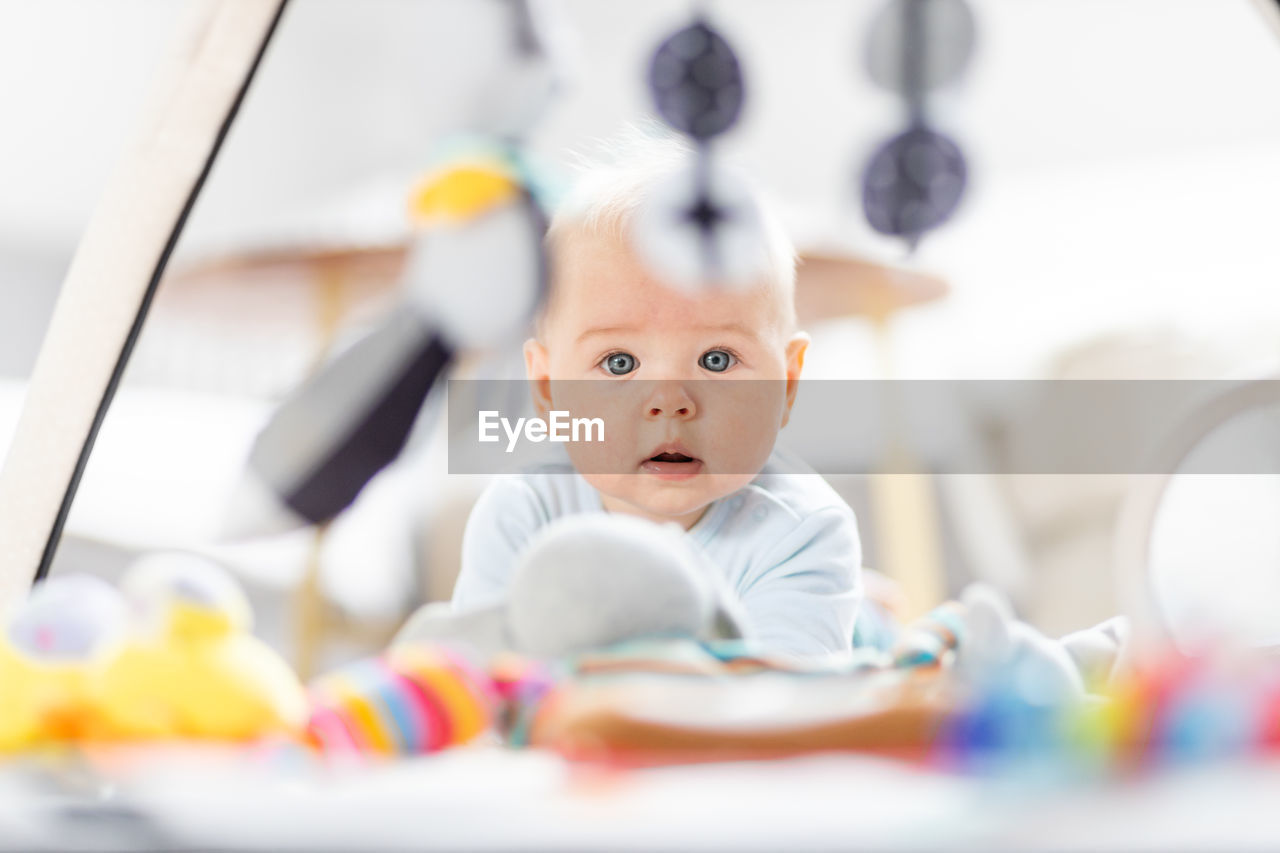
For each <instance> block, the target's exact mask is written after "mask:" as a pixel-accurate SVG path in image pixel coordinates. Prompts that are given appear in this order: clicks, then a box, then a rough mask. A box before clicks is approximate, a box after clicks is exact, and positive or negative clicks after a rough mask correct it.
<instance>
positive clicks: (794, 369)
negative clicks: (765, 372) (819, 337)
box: [782, 332, 809, 426]
mask: <svg viewBox="0 0 1280 853" xmlns="http://www.w3.org/2000/svg"><path fill="white" fill-rule="evenodd" d="M808 349H809V336H808V335H806V334H805V333H804V332H796V333H795V334H794V335H792V336H791V340H790V341H788V342H787V410H786V411H785V412H783V413H782V425H783V426H786V425H787V421H789V420H791V407H792V405H794V404H795V402H796V392H797V391H799V390H800V373H801V371H803V370H804V354H805V351H806V350H808Z"/></svg>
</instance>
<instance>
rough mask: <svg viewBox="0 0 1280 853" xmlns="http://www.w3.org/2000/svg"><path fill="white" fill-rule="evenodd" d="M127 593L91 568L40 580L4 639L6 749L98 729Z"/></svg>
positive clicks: (0, 651) (0, 726) (0, 702)
mask: <svg viewBox="0 0 1280 853" xmlns="http://www.w3.org/2000/svg"><path fill="white" fill-rule="evenodd" d="M126 624H127V618H126V607H125V603H124V600H123V599H122V598H121V596H120V593H118V592H117V591H116V590H115V589H114V588H113V587H112V586H110V585H109V584H107V583H106V582H105V581H102V580H99V579H98V578H95V577H91V576H89V575H67V576H64V577H55V578H52V579H50V580H48V581H45V582H43V583H41V584H40V585H39V586H37V587H36V588H35V589H34V590H32V592H31V595H30V596H29V597H28V598H27V599H26V601H24V602H23V603H22V604H21V605H20V606H19V607H18V609H17V610H16V612H14V613H13V615H12V617H11V619H10V620H9V622H8V624H7V626H6V630H5V632H4V634H3V638H2V641H0V750H3V751H14V750H19V749H24V748H27V747H30V746H33V745H36V744H40V743H48V742H54V741H65V740H74V739H77V738H80V737H83V736H85V735H87V734H89V733H91V732H92V731H93V730H94V729H95V728H96V725H95V721H94V717H95V705H96V703H95V700H94V696H95V694H96V693H97V691H98V689H99V687H100V685H101V681H102V678H103V676H104V674H105V670H106V668H107V667H108V666H109V665H110V661H111V660H112V659H113V658H114V656H115V654H116V653H117V652H118V651H119V649H120V646H121V643H122V641H123V638H124V635H125V631H126Z"/></svg>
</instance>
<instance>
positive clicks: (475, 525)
mask: <svg viewBox="0 0 1280 853" xmlns="http://www.w3.org/2000/svg"><path fill="white" fill-rule="evenodd" d="M540 507H541V504H540V502H539V501H538V496H537V495H536V494H535V493H534V491H533V488H532V487H530V486H529V484H528V483H526V482H524V481H523V480H519V479H515V478H511V479H507V478H504V479H500V480H495V481H494V482H493V483H492V484H491V485H490V486H489V487H488V488H487V489H485V490H484V493H483V494H481V495H480V499H479V500H478V501H476V505H475V507H474V508H473V509H472V510H471V515H470V516H469V517H468V518H467V526H466V529H465V531H464V532H463V534H462V568H461V570H460V571H459V573H458V582H457V584H456V585H455V586H454V588H453V602H452V606H453V609H454V610H472V609H474V608H476V607H485V606H487V605H490V604H496V603H498V602H500V601H502V600H503V599H504V598H505V596H506V592H507V587H508V585H509V584H510V582H511V573H512V571H513V570H514V569H515V565H516V558H517V557H518V556H519V554H520V552H521V551H522V550H524V547H525V545H526V544H528V542H529V540H530V539H531V538H532V537H533V534H534V533H535V532H536V531H537V530H538V528H539V527H541V526H542V525H543V524H544V523H545V518H543V515H544V513H542V512H541V511H540Z"/></svg>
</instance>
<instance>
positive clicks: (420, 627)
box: [394, 514, 745, 657]
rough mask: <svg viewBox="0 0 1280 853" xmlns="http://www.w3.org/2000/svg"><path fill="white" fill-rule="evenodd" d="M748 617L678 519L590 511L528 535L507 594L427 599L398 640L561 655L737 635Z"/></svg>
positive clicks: (490, 652)
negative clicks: (466, 602)
mask: <svg viewBox="0 0 1280 853" xmlns="http://www.w3.org/2000/svg"><path fill="white" fill-rule="evenodd" d="M744 625H745V623H744V620H743V618H742V616H741V615H740V613H739V612H738V611H737V610H736V608H735V604H734V602H733V600H732V598H731V597H730V596H729V595H728V594H727V591H726V590H725V588H724V586H723V580H722V578H721V577H720V576H719V575H718V573H717V572H716V571H715V569H714V568H713V567H712V566H711V565H710V564H709V563H708V562H707V561H706V560H705V559H704V558H703V557H702V555H701V553H700V552H699V551H698V550H697V547H696V546H695V545H694V544H693V543H692V542H690V541H689V539H688V537H687V536H686V535H685V534H684V532H683V531H682V530H680V529H679V528H678V527H677V526H675V525H657V524H653V523H651V522H648V521H644V520H642V519H639V518H635V517H631V516H623V515H604V514H592V515H576V516H569V517H567V518H563V519H560V520H558V521H556V522H554V523H552V524H550V525H548V526H547V528H546V529H545V530H543V531H542V532H541V533H539V535H538V536H536V537H535V538H534V540H533V541H532V542H531V543H530V544H529V546H528V548H527V549H526V550H525V552H524V553H523V554H522V555H521V557H520V561H519V565H518V566H517V567H516V569H515V573H514V575H513V576H512V579H511V585H510V588H509V589H508V595H507V600H506V602H505V603H504V604H500V605H496V606H494V607H491V608H486V609H481V610H476V611H472V612H469V613H453V612H451V611H450V609H449V606H448V605H446V604H440V603H437V604H429V605H427V606H426V607H424V608H422V609H421V610H419V611H418V612H417V613H415V614H414V615H413V617H412V618H410V620H409V621H408V623H407V624H406V625H405V627H404V628H403V629H402V630H401V631H400V634H399V635H398V636H397V637H396V640H395V643H394V645H399V644H402V643H406V642H416V641H422V640H436V641H460V642H465V643H466V644H468V645H470V646H471V647H472V648H474V649H475V650H476V651H477V652H479V653H480V654H481V655H482V656H485V657H489V656H491V655H493V654H496V653H498V652H501V651H514V652H520V653H523V654H528V655H533V656H537V657H558V656H563V655H570V654H574V653H578V652H584V651H589V650H591V649H598V648H602V647H605V646H609V645H612V644H615V643H619V642H623V641H626V640H632V639H641V638H651V637H690V638H695V639H702V640H710V639H738V638H742V637H743V636H744V634H745V629H744Z"/></svg>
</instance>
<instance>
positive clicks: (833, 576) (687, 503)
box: [453, 141, 862, 656]
mask: <svg viewBox="0 0 1280 853" xmlns="http://www.w3.org/2000/svg"><path fill="white" fill-rule="evenodd" d="M636 147H637V146H636V145H635V144H632V146H631V148H632V149H633V150H630V151H628V152H627V156H626V157H625V158H623V159H622V165H596V166H593V167H590V168H588V169H587V170H586V171H585V173H584V175H583V180H582V181H581V182H580V183H579V184H578V186H577V187H576V188H575V190H574V191H573V192H571V194H570V196H569V198H568V199H567V200H566V203H565V204H564V205H562V206H561V208H560V209H559V210H558V212H557V214H556V216H555V217H554V218H553V220H552V223H551V227H550V229H549V232H548V248H549V252H550V258H551V262H552V269H553V282H552V296H551V298H550V299H549V301H548V304H547V305H546V306H545V307H544V309H543V313H542V315H541V316H540V317H539V319H538V324H537V331H536V337H534V338H531V339H530V340H529V341H527V342H526V343H525V348H524V352H525V365H526V369H527V373H528V378H529V380H530V383H531V385H532V387H533V394H534V402H535V404H536V406H537V408H538V409H539V410H540V414H541V415H542V416H543V417H544V418H545V417H546V415H547V413H548V412H549V411H552V410H558V411H569V412H572V413H573V415H574V416H575V417H577V416H579V415H580V414H582V413H589V414H590V415H592V416H598V417H600V418H601V420H602V421H603V423H604V424H605V425H606V428H607V433H608V434H607V439H608V440H607V441H605V442H601V443H595V444H593V443H589V442H574V443H571V444H569V445H568V451H569V457H570V462H568V463H565V464H564V465H563V466H561V467H560V468H558V469H556V468H551V469H547V468H544V469H540V473H537V474H531V475H524V476H519V477H510V478H503V479H498V480H495V481H494V482H493V483H492V484H491V485H490V487H489V488H488V489H487V490H486V492H485V493H484V494H483V495H482V496H481V498H480V500H479V502H478V503H477V504H476V507H475V509H474V510H473V512H472V514H471V517H470V519H469V520H468V523H467V528H466V532H465V535H464V539H463V550H462V570H461V574H460V575H459V578H458V583H457V586H456V588H455V590H454V594H453V607H454V609H455V610H463V609H471V608H473V607H478V606H483V605H488V604H492V603H495V602H497V601H500V600H501V599H502V598H503V596H504V593H505V590H506V587H507V584H508V581H509V578H510V573H511V571H512V569H513V567H514V566H515V565H516V557H517V555H518V554H519V553H520V551H521V550H522V549H523V548H524V546H525V545H526V543H527V542H528V541H529V540H530V539H531V538H532V537H533V536H534V535H535V534H536V533H537V532H538V530H539V529H540V528H542V527H543V526H545V525H547V524H549V523H550V522H551V521H553V520H554V519H556V518H559V517H561V516H564V515H569V514H573V513H590V512H610V513H628V514H632V515H637V516H640V517H643V518H647V519H650V520H652V521H655V522H674V523H675V524H678V525H680V526H681V527H682V528H684V529H685V530H686V531H687V535H688V536H690V537H692V539H693V540H694V541H695V542H696V543H697V544H698V545H699V546H700V547H701V549H702V551H703V552H704V554H705V555H706V556H707V557H708V558H709V563H710V564H711V565H713V566H714V567H716V569H718V570H719V571H720V572H722V573H723V576H724V580H725V581H726V582H727V586H728V588H729V589H730V590H731V591H732V592H733V594H734V595H736V597H737V599H738V601H739V603H740V605H741V608H740V610H741V611H742V612H743V614H744V616H745V618H746V622H747V636H748V639H749V640H750V641H751V642H752V644H753V645H754V647H755V648H757V649H758V650H759V651H762V652H768V653H780V654H788V655H794V656H830V655H841V654H844V653H846V652H848V650H849V648H850V644H851V638H852V635H853V625H854V618H855V616H856V614H857V612H858V607H859V603H860V600H861V598H862V582H861V576H860V566H861V547H860V543H859V540H858V532H857V526H856V524H855V521H854V517H853V512H852V511H851V510H850V509H849V507H848V505H847V504H846V503H845V502H844V501H843V500H842V499H841V498H840V496H839V495H837V494H836V492H835V491H834V490H833V489H832V488H831V487H830V486H829V485H827V483H826V482H825V481H824V480H823V479H822V478H821V477H819V476H817V475H816V474H814V473H813V472H812V471H811V470H810V469H807V468H804V467H803V466H800V465H799V464H798V463H796V462H794V461H791V460H785V461H784V460H781V459H780V458H779V454H778V453H775V452H774V450H773V445H774V442H775V440H776V438H777V433H778V430H779V429H781V428H782V427H783V426H784V425H785V424H786V422H787V419H788V416H789V413H790V410H791V406H792V404H793V402H794V400H795V395H796V391H797V387H798V384H799V379H800V373H801V368H802V367H803V365H804V355H805V349H806V347H807V346H808V343H809V338H808V336H806V335H805V334H804V333H802V332H799V331H797V329H796V319H795V309H794V304H793V302H794V300H793V291H794V286H795V255H794V249H793V248H792V247H791V245H790V243H789V241H788V240H787V239H786V237H785V235H784V233H783V232H782V229H781V227H780V226H779V225H778V223H777V222H776V221H775V220H774V219H773V217H771V216H769V215H767V214H768V211H762V214H763V215H764V220H765V224H766V228H765V231H766V233H767V235H768V239H767V241H766V242H767V246H766V247H765V248H766V249H767V252H766V253H765V254H766V255H767V259H768V263H767V269H764V270H762V274H761V276H760V280H759V281H757V282H755V283H754V284H752V285H750V286H746V287H741V286H740V287H722V288H709V289H706V290H703V291H699V292H691V291H688V290H680V289H676V288H673V287H671V286H670V285H669V284H667V283H666V282H664V281H662V280H660V279H659V277H657V276H656V275H655V273H654V272H653V271H651V269H650V266H649V265H647V264H646V263H645V261H644V260H643V259H642V258H641V257H639V256H638V255H637V253H636V251H635V250H634V249H633V246H632V239H631V238H632V236H633V224H634V222H635V219H636V212H637V210H639V209H641V206H642V205H643V204H644V203H645V201H646V199H648V198H649V197H650V193H651V192H652V191H653V189H654V188H655V186H659V185H661V184H662V183H663V182H664V181H669V180H670V179H671V177H672V176H673V175H674V174H676V173H678V172H679V171H680V169H681V168H682V165H683V164H684V163H686V162H687V159H686V157H687V154H686V152H683V151H681V150H678V149H677V148H676V146H675V145H674V143H667V142H660V141H651V142H649V143H647V144H646V145H644V146H642V147H643V148H644V149H645V150H643V151H637V150H634V149H636ZM576 380H582V381H576ZM735 380H736V381H735ZM741 380H757V381H749V382H742V381H741ZM796 471H801V472H803V473H799V474H797V473H794V472H796ZM600 570H601V571H605V572H607V571H608V570H609V567H608V566H601V567H600Z"/></svg>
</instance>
